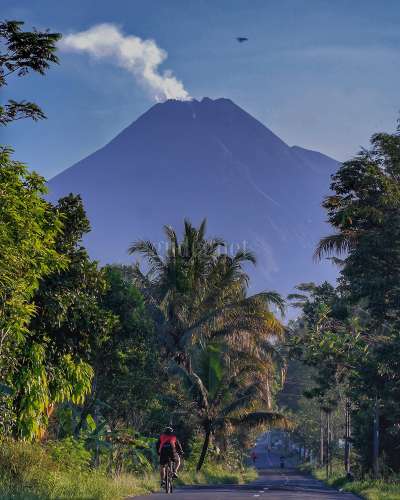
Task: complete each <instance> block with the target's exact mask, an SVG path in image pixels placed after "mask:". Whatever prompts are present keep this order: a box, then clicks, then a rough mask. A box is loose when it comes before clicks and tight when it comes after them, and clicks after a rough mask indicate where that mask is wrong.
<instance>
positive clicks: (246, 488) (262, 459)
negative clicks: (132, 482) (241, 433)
mask: <svg viewBox="0 0 400 500" xmlns="http://www.w3.org/2000/svg"><path fill="white" fill-rule="evenodd" d="M255 451H256V453H257V459H256V467H257V468H258V470H259V478H258V479H257V480H256V481H254V482H252V483H250V484H246V485H221V486H193V487H192V486H191V487H182V488H179V489H177V490H176V492H174V493H173V494H172V495H168V498H169V499H170V500H174V499H176V500H253V499H254V498H259V499H260V500H263V499H265V500H292V499H293V500H308V499H310V500H318V499H321V500H339V499H342V500H355V499H356V498H358V497H356V496H354V495H351V494H349V493H341V492H339V491H336V490H334V489H331V488H328V487H326V486H325V485H324V484H323V483H322V482H320V481H317V480H316V479H313V478H312V477H311V476H308V475H305V474H301V473H299V472H298V471H297V470H296V469H295V468H293V467H290V465H291V464H290V463H288V464H285V465H287V466H288V468H285V469H283V470H281V469H280V468H279V455H278V454H276V453H267V452H266V451H265V448H264V449H262V448H261V446H256V448H255ZM133 498H135V500H139V499H142V500H161V499H163V498H164V499H165V498H166V497H165V493H158V494H153V495H150V496H141V497H131V499H133Z"/></svg>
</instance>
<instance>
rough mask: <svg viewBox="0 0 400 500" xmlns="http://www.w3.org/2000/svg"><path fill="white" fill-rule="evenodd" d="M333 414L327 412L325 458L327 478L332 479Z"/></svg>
mask: <svg viewBox="0 0 400 500" xmlns="http://www.w3.org/2000/svg"><path fill="white" fill-rule="evenodd" d="M330 465H331V412H330V411H327V412H326V456H325V470H326V478H327V479H328V478H329V477H330V471H331V467H330Z"/></svg>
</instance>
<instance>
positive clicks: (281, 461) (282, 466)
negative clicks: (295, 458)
mask: <svg viewBox="0 0 400 500" xmlns="http://www.w3.org/2000/svg"><path fill="white" fill-rule="evenodd" d="M279 460H280V463H281V469H284V468H285V457H284V456H283V455H281V457H280V458H279Z"/></svg>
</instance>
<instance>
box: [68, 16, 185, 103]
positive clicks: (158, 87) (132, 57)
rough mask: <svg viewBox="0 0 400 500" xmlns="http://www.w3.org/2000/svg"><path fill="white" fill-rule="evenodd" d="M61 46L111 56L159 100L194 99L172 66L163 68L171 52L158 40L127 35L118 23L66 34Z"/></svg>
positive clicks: (100, 55) (104, 56)
mask: <svg viewBox="0 0 400 500" xmlns="http://www.w3.org/2000/svg"><path fill="white" fill-rule="evenodd" d="M60 47H61V48H62V49H63V50H66V51H74V52H86V53H88V54H89V55H90V56H92V57H94V58H96V59H103V58H106V59H109V60H111V61H112V62H114V63H115V64H116V65H118V66H120V67H121V68H124V69H126V70H127V71H128V72H129V73H131V74H132V75H133V76H134V77H135V79H136V80H137V81H138V82H140V84H141V85H143V86H144V87H145V88H146V90H147V91H148V92H149V93H150V95H151V97H152V98H154V99H155V100H157V101H164V100H165V99H178V100H189V99H190V96H189V94H188V92H187V91H186V90H185V87H184V86H183V83H182V82H181V81H180V80H178V79H177V78H176V77H175V76H174V75H173V73H172V72H171V71H170V70H166V71H164V72H162V73H161V72H160V71H159V66H160V64H162V63H163V62H164V61H165V60H166V59H167V57H168V54H167V52H166V51H165V50H163V49H161V48H160V47H158V45H157V44H156V42H155V41H154V40H142V39H141V38H139V37H137V36H134V35H124V34H123V33H122V32H121V30H120V29H119V28H118V27H117V26H115V25H114V24H110V23H105V24H97V25H95V26H93V27H92V28H90V29H88V30H87V31H80V32H79V33H72V34H70V35H67V36H65V37H64V38H63V39H62V40H61V42H60Z"/></svg>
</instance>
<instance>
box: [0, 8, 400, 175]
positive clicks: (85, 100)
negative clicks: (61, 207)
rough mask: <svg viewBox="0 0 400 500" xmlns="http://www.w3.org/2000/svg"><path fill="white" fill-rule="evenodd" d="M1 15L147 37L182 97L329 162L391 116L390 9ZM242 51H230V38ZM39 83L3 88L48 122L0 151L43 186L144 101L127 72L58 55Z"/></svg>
mask: <svg viewBox="0 0 400 500" xmlns="http://www.w3.org/2000/svg"><path fill="white" fill-rule="evenodd" d="M0 4H1V17H2V18H6V19H20V20H24V21H26V27H27V28H31V27H32V26H36V27H38V28H50V29H51V30H56V31H60V32H62V33H64V34H69V33H71V32H79V31H83V30H87V29H89V28H91V27H93V26H95V25H97V24H100V23H113V24H115V25H117V26H118V27H119V28H120V30H122V31H123V32H124V33H125V34H126V35H136V36H138V37H140V38H142V39H154V40H155V41H156V43H157V45H158V46H159V47H160V48H162V49H163V50H165V51H167V53H168V58H167V60H166V61H165V62H164V63H163V64H162V66H161V69H170V70H172V71H173V73H174V75H175V76H176V78H177V79H179V80H180V81H182V82H183V84H184V86H185V88H186V90H187V91H188V92H189V93H190V95H191V96H193V97H195V98H201V97H203V96H208V97H211V98H216V97H228V98H231V99H232V100H233V101H235V102H236V103H237V104H238V105H240V106H242V107H243V108H244V109H246V110H247V111H248V112H250V113H251V114H253V115H254V116H255V117H256V118H258V119H260V120H261V121H262V122H263V123H264V124H265V125H267V126H268V127H269V128H270V129H271V130H272V131H274V132H275V133H276V134H278V135H279V136H280V137H281V138H282V139H283V140H285V141H286V142H287V143H289V144H290V145H293V144H297V145H300V146H303V147H308V148H311V149H316V150H319V151H321V152H323V153H326V154H329V155H331V156H333V157H335V158H337V159H339V160H344V159H346V158H348V157H349V156H351V155H353V154H354V153H356V152H357V150H358V149H359V147H360V146H361V145H364V146H366V145H367V144H368V139H369V136H370V135H371V134H372V133H373V132H375V131H378V130H387V131H392V130H393V129H394V127H395V124H396V119H397V117H398V112H399V109H400V92H399V89H400V85H399V83H400V81H399V80H400V64H399V63H400V30H399V25H400V2H399V1H398V0H384V1H381V2H377V1H376V0H375V1H372V0H334V1H332V0H280V1H277V0H113V1H110V0H79V1H77V0H68V1H67V2H62V1H57V2H55V1H54V0H51V1H50V0H18V1H16V0H0ZM241 35H244V36H248V37H249V42H247V43H244V44H238V43H237V42H236V41H235V37H237V36H241ZM59 55H60V59H61V64H60V66H58V67H53V68H52V69H51V70H50V71H49V73H48V75H47V76H46V77H40V76H30V77H26V78H21V79H19V80H12V81H10V82H9V86H8V88H7V90H6V92H4V93H3V95H2V99H5V98H8V97H12V98H15V99H29V100H33V101H35V102H37V103H38V104H40V105H41V107H42V108H43V109H44V111H45V112H46V114H47V116H48V120H46V121H43V122H40V123H32V122H29V121H26V122H22V121H20V122H17V123H15V124H13V125H10V126H9V127H7V128H6V129H2V130H1V132H0V133H1V137H0V142H1V143H6V144H9V145H11V146H13V147H14V149H15V150H16V155H15V156H16V158H18V159H20V160H22V161H24V162H26V163H27V164H28V165H29V166H31V167H32V168H34V169H35V170H37V171H39V172H40V173H41V174H43V175H45V176H46V177H52V176H53V175H55V174H56V173H58V172H59V171H61V170H63V169H64V168H66V167H68V166H70V165H72V164H73V163H75V162H76V161H78V160H80V159H82V158H83V157H84V156H86V155H88V154H90V153H91V152H93V151H95V150H96V149H98V148H99V147H101V146H102V145H104V144H105V143H106V142H108V141H109V140H111V139H112V138H113V137H114V136H115V135H116V134H117V133H118V132H119V131H121V130H122V129H123V128H124V127H126V126H127V125H128V124H129V123H131V122H132V121H133V120H135V119H136V118H137V117H138V116H139V115H140V114H141V113H143V112H144V111H146V110H147V109H148V108H149V107H150V106H151V105H152V103H153V100H152V99H151V97H150V96H149V94H148V92H146V90H145V89H144V88H143V87H142V86H141V85H140V84H138V82H137V81H136V80H135V79H134V78H133V76H132V74H130V73H129V72H127V71H126V70H125V69H123V68H120V67H117V66H116V65H113V64H111V63H110V61H107V60H103V59H101V60H96V61H95V60H93V59H91V58H90V57H89V56H88V55H87V54H85V53H75V52H64V51H63V52H60V54H59Z"/></svg>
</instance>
